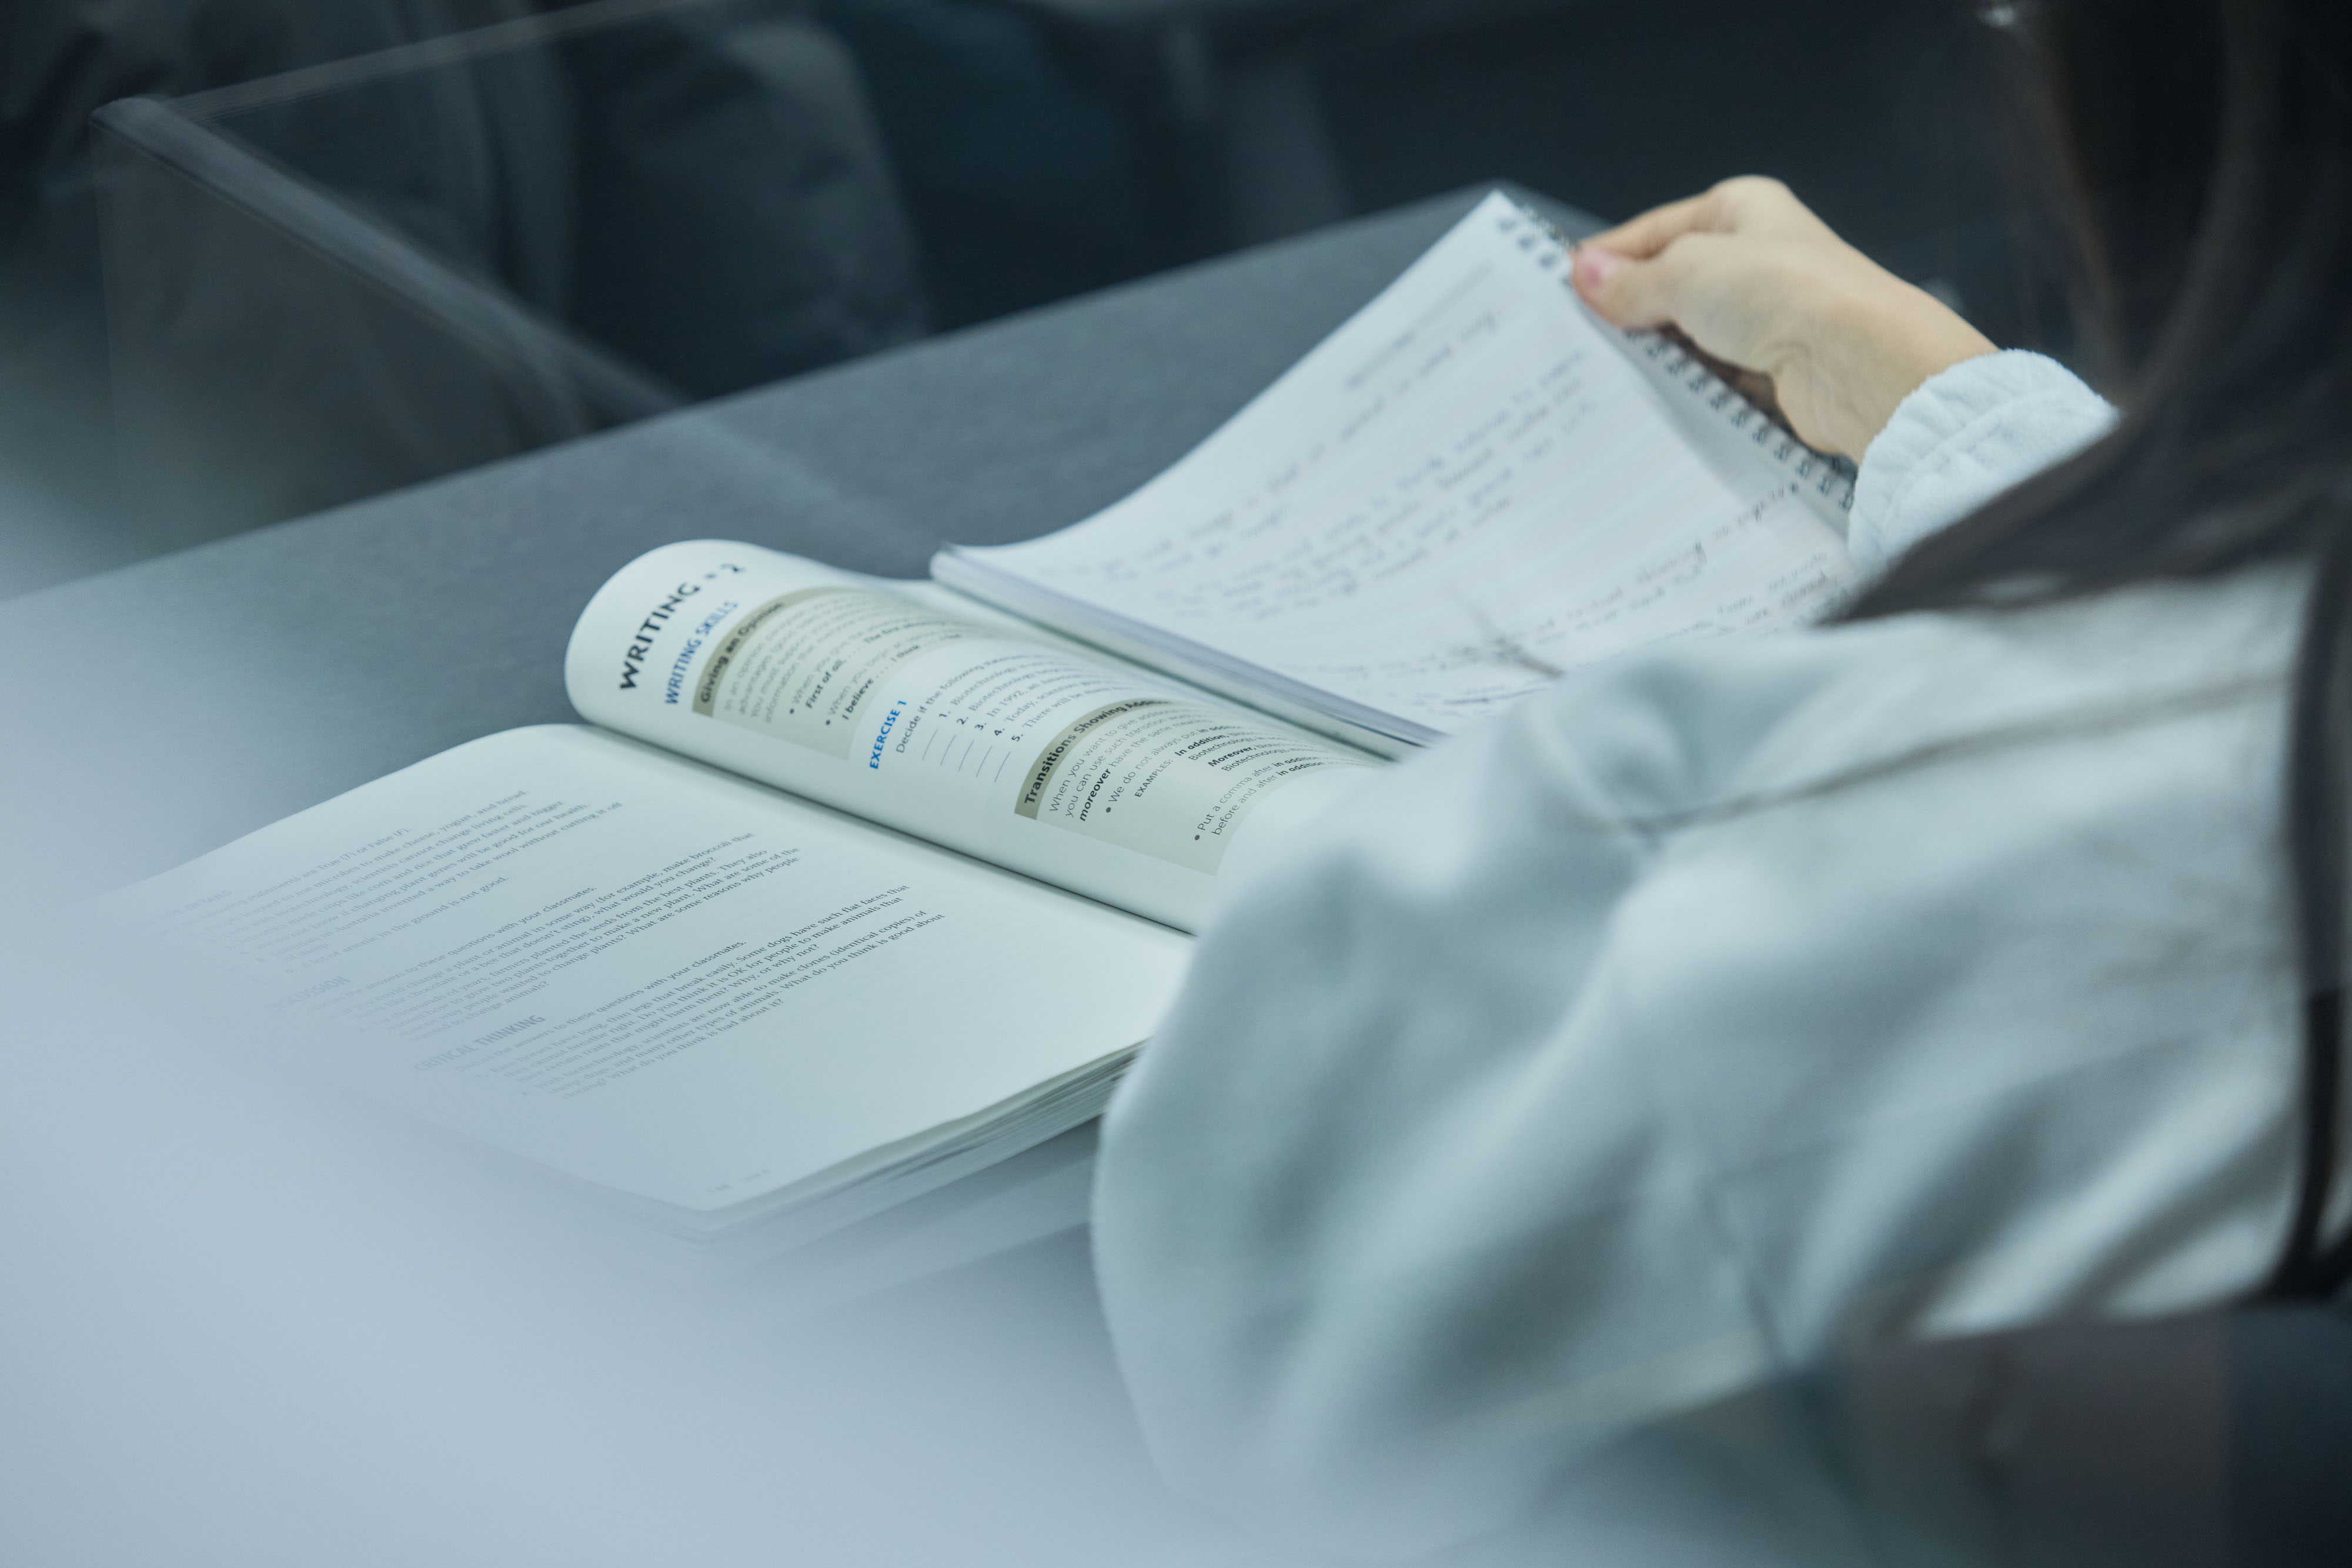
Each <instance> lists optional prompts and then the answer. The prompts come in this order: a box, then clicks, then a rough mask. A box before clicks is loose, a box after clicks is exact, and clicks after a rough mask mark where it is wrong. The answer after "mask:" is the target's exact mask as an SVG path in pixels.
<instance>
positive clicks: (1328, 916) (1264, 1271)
mask: <svg viewBox="0 0 2352 1568" xmlns="http://www.w3.org/2000/svg"><path fill="white" fill-rule="evenodd" d="M2297 591H2299V589H2298V588H2297V585H2296V583H2295V582H2294V581H2285V582H2284V584H2283V586H2281V587H2280V588H2279V589H2278V591H2277V592H2276V593H2275V594H2273V596H2272V597H2268V598H2263V597H2259V596H2256V597H2248V596H2247V595H2246V594H2245V593H2243V592H2241V591H2238V590H2236V589H2231V590H2229V591H2227V592H2228V593H2231V594H2236V595H2237V598H2236V599H2234V600H2232V601H2231V602H2232V603H2233V604H2235V605H2236V609H2235V610H2234V611H2233V612H2232V618H2231V620H2230V621H2229V622H2228V624H2226V625H2224V624H2221V622H2219V621H2218V620H2216V619H2215V612H2214V605H2215V603H2216V601H2217V600H2219V599H2220V598H2222V597H2225V596H2226V595H2225V593H2224V591H2222V590H2220V589H2214V588H2211V587H2209V586H2205V585H2195V586H2179V587H2172V588H2168V589H2165V590H2162V591H2156V590H2151V591H2147V592H2145V593H2141V594H2139V595H2137V596H2118V597H2116V598H2115V599H2113V600H2110V601H2100V602H2098V603H2096V604H2093V605H2087V606H2083V607H2070V608H2069V609H2067V610H2066V611H2064V612H2049V613H2048V614H2047V615H2045V616H2042V617H2041V618H2039V619H2033V618H2028V617H2000V618H1990V617H1988V618H1976V619H1969V618H1961V617H1937V616H1916V617H1904V618H1899V619H1896V620H1889V621H1883V622H1872V623H1866V624H1863V625H1856V626H1850V627H1844V628H1840V629H1838V630H1836V631H1833V632H1814V633H1808V634H1805V635H1801V636H1790V637H1777V638H1759V639H1752V640H1743V639H1726V640H1724V641H1722V642H1719V643H1710V644H1704V645H1692V646H1686V647H1683V648H1679V649H1673V650H1666V651H1662V652H1660V653H1654V654H1649V655H1643V656H1640V657H1636V658H1633V659H1629V660H1625V661H1621V662H1618V663H1615V664H1611V665H1607V666H1603V667H1601V668H1598V669H1596V670H1593V671H1591V672H1587V673H1586V674H1582V675H1580V676H1574V677H1570V679H1568V680H1565V681H1563V682H1562V683H1560V685H1559V686H1557V687H1555V688H1554V689H1553V690H1552V691H1550V692H1549V693H1546V694H1544V695H1541V696H1539V697H1537V698H1534V699H1531V700H1529V701H1528V702H1527V703H1525V704H1523V705H1521V706H1518V707H1517V708H1515V709H1514V710H1513V711H1512V712H1511V713H1510V714H1509V715H1508V716H1506V717H1505V718H1503V719H1502V720H1500V721H1499V722H1497V723H1496V724H1492V725H1487V726H1482V727H1477V728H1475V729H1474V730H1471V731H1469V732H1466V733H1465V734H1464V735H1462V736H1459V737H1455V738H1454V739H1453V740H1450V741H1448V742H1447V743H1446V744H1444V746H1441V747H1435V748H1433V750H1432V751H1431V752H1429V753H1428V754H1425V755H1423V756H1422V757H1419V758H1415V759H1414V760H1413V761H1412V762H1411V763H1409V764H1407V765H1406V766H1404V767H1402V768H1396V769H1394V770H1391V771H1390V772H1388V773H1387V774H1385V775H1383V776H1381V777H1380V778H1377V779H1373V780H1371V781H1370V783H1369V784H1368V786H1367V787H1366V788H1365V789H1362V790H1360V792H1358V793H1357V794H1355V795H1353V796H1351V797H1350V798H1349V800H1348V801H1347V802H1346V803H1345V804H1343V805H1342V806H1341V807H1340V808H1339V810H1335V811H1334V812H1333V813H1332V814H1331V816H1330V817H1329V818H1328V819H1327V820H1326V821H1323V822H1322V823H1320V824H1318V828H1317V829H1316V830H1315V831H1314V832H1313V833H1312V834H1311V835H1309V836H1307V838H1306V840H1305V841H1301V842H1299V843H1297V844H1296V845H1294V846H1292V847H1291V848H1290V849H1289V850H1288V851H1287V852H1286V853H1287V855H1288V857H1289V858H1288V862H1287V863H1286V865H1284V866H1282V867H1280V868H1279V869H1278V870H1273V869H1270V870H1268V871H1267V872H1265V873H1261V875H1260V876H1259V877H1257V878H1255V879H1254V880H1252V881H1251V882H1250V883H1247V884H1245V885H1244V887H1242V888H1240V889H1238V890H1236V892H1235V893H1234V895H1233V897H1232V900H1231V902H1230V903H1229V904H1227V905H1226V907H1225V908H1224V910H1223V913H1222V914H1221V915H1219V917H1218V919H1217V920H1216V921H1215V923H1214V924H1213V925H1212V927H1211V928H1210V930H1209V932H1208V933H1207V935H1206V936H1205V937H1204V938H1203V940H1202V944H1201V946H1200V947H1199V948H1198V950H1197V954H1196V957H1195V961H1194V966H1193V968H1192V976H1191V978H1190V980H1189V982H1188V984H1187V986H1186V988H1185V991H1184V993H1183V996H1182V998H1181V999H1180V1001H1179V1002H1178V1004H1177V1006H1176V1008H1175V1009H1174V1011H1173V1012H1172V1013H1171V1016H1170V1017H1169V1019H1167V1020H1166V1021H1165V1023H1164V1024H1163V1026H1162V1027H1161V1029H1160V1030H1159V1032H1158V1034H1157V1035H1156V1037H1155V1039H1154V1041H1153V1043H1152V1044H1151V1045H1150V1047H1149V1048H1148V1049H1147V1050H1146V1051H1145V1052H1144V1053H1143V1057H1142V1059H1141V1061H1140V1062H1139V1065H1138V1067H1137V1069H1136V1071H1135V1072H1134V1074H1133V1076H1131V1077H1130V1078H1129V1080H1128V1082H1127V1083H1126V1084H1125V1086H1124V1087H1123V1088H1122V1090H1121V1092H1120V1094H1119V1097H1118V1100H1117V1101H1116V1103H1114V1105H1113V1108H1112V1111H1111V1113H1110V1115H1109V1117H1108V1120H1107V1121H1106V1123H1105V1128H1104V1137H1103V1148H1102V1155H1101V1163H1100V1166H1099V1167H1098V1174H1097V1186H1096V1206H1095V1234H1094V1241H1095V1258H1096V1265H1097V1278H1098V1281H1099V1283H1100V1286H1101V1290H1102V1296H1103V1301H1104V1305H1105V1310H1106V1312H1107V1315H1108V1321H1109V1323H1110V1327H1111V1332H1112V1337H1113V1342H1114V1343H1115V1345H1116V1347H1117V1350H1118V1357H1119V1363H1120V1367H1121V1370H1122V1372H1123V1374H1124V1375H1125V1377H1126V1379H1127V1381H1128V1385H1129V1390H1130V1392H1131V1393H1132V1395H1133V1396H1134V1401H1135V1406H1136V1409H1137V1412H1138V1414H1139V1418H1140V1420H1141V1423H1142V1427H1143V1429H1144V1431H1145V1434H1146V1436H1147V1437H1148V1438H1149V1439H1150V1443H1151V1446H1152V1448H1153V1451H1154V1453H1155V1455H1156V1456H1157V1457H1158V1458H1159V1459H1160V1462H1161V1464H1162V1466H1163V1467H1164V1469H1166V1470H1167V1472H1168V1473H1169V1475H1170V1477H1171V1479H1173V1480H1174V1481H1175V1482H1176V1483H1177V1485H1178V1486H1179V1487H1180V1488H1181V1489H1182V1490H1186V1491H1189V1492H1191V1493H1192V1494H1193V1495H1195V1496H1197V1497H1200V1498H1202V1499H1203V1500H1208V1501H1210V1502H1212V1503H1213V1505H1215V1506H1217V1507H1219V1508H1221V1509H1223V1510H1224V1511H1228V1512H1230V1513H1233V1514H1234V1515H1236V1516H1238V1517H1240V1518H1242V1519H1244V1521H1248V1522H1249V1523H1251V1524H1253V1525H1255V1526H1256V1527H1258V1528H1260V1529H1264V1530H1266V1531H1271V1532H1277V1533H1284V1534H1291V1535H1294V1536H1295V1537H1297V1538H1300V1539H1304V1540H1306V1541H1308V1542H1312V1543H1313V1544H1314V1545H1315V1546H1317V1547H1318V1548H1321V1549H1325V1550H1337V1551H1339V1552H1344V1553H1347V1554H1350V1555H1356V1556H1362V1557H1371V1558H1380V1557H1402V1556H1407V1555H1411V1554H1413V1553H1416V1552H1428V1551H1432V1550H1435V1549H1439V1548H1443V1547H1447V1546H1451V1545H1453V1544H1455V1543H1457V1542H1466V1541H1468V1540H1470V1539H1471V1538H1473V1537H1475V1536H1476V1535H1478V1534H1480V1533H1483V1532H1486V1531H1493V1530H1497V1529H1502V1528H1506V1527H1507V1526H1508V1523H1509V1521H1514V1520H1517V1519H1520V1518H1524V1517H1525V1516H1526V1512H1527V1511H1528V1509H1529V1508H1531V1507H1533V1506H1535V1505H1536V1504H1537V1502H1538V1500H1540V1499H1541V1498H1542V1497H1543V1496H1544V1495H1546V1493H1547V1490H1548V1489H1549V1487H1550V1486H1551V1485H1553V1484H1554V1483H1555V1482H1556V1481H1557V1480H1558V1479H1559V1478H1560V1477H1561V1476H1562V1475H1564V1474H1565V1473H1566V1472H1567V1470H1568V1469H1569V1468H1570V1467H1571V1466H1573V1465H1575V1464H1577V1463H1578V1462H1579V1460H1580V1458H1582V1456H1584V1455H1585V1454H1588V1453H1590V1452H1591V1450H1592V1449H1593V1448H1594V1447H1595V1446H1596V1445H1599V1444H1601V1443H1605V1442H1608V1441H1610V1440H1612V1438H1614V1437H1617V1436H1618V1435H1620V1434H1622V1432H1624V1431H1625V1430H1626V1429H1628V1428H1629V1427H1633V1426H1636V1425H1638V1424H1640V1423H1643V1422H1644V1421H1647V1420H1651V1419H1654V1418H1656V1417H1658V1416H1662V1415H1664V1414H1665V1413H1667V1412H1671V1411H1674V1410H1676V1409H1686V1408H1691V1407H1695V1406H1699V1405H1701V1404H1703V1403H1705V1402H1706V1401H1709V1400H1711V1399H1713V1398H1716V1397H1717V1396H1721V1395H1723V1394H1725V1393H1727V1392H1728V1391H1730V1390H1733V1389H1737V1388H1738V1387H1740V1386H1742V1385H1748V1384H1749V1383H1752V1382H1754V1381H1757V1380H1759V1379H1762V1378H1766V1377H1769V1376H1770V1375H1774V1374H1775V1373H1776V1372H1779V1371H1781V1370H1785V1369H1787V1368H1789V1367H1790V1366H1796V1365H1803V1364H1811V1363H1813V1362H1815V1361H1817V1360H1819V1359H1821V1358H1823V1357H1826V1356H1829V1355H1832V1354H1836V1353H1837V1352H1838V1351H1839V1350H1840V1349H1841V1348H1843V1347H1847V1346H1853V1345H1861V1344H1870V1343H1888V1342H1891V1341H1895V1340H1899V1339H1903V1338H1906V1337H1911V1336H1916V1335H1924V1334H1932V1333H1975V1332H1981V1331H1985V1330H1988V1329H1992V1328H1998V1327H2002V1326H2006V1325H2009V1324H2013V1323H2019V1322H2029V1321H2034V1320H2036V1319H2039V1318H2043V1317H2049V1316H2053V1315H2057V1314H2061V1313H2080V1312H2155V1311H2171V1310H2177V1309H2179V1307H2181V1306H2182V1305H2184V1304H2191V1303H2199V1302H2202V1301H2210V1300H2212V1299H2214V1297H2215V1295H2216V1294H2217V1293H2221V1292H2227V1291H2234V1290H2238V1289H2240V1288H2242V1287H2243V1286H2244V1285H2246V1284H2248V1283H2251V1282H2252V1281H2253V1280H2254V1279H2256V1278H2258V1277H2259V1275H2260V1271H2261V1270H2262V1269H2263V1268H2264V1267H2266V1266H2267V1263H2268V1260H2269V1258H2270V1256H2271V1254H2272V1252H2273V1249H2274V1246H2275V1241H2276V1237H2277V1236H2278V1234H2279V1232H2280V1228H2281V1227H2282V1225H2283V1224H2284V1213H2285V1205H2286V1198H2287V1195H2288V1193H2289V1191H2290V1188H2291V1185H2292V1173H2293V1169H2294V1136H2293V1132H2292V1128H2293V1125H2294V1119H2293V1106H2294V1094H2295V1083H2296V1073H2295V1065H2294V1064H2295V1061H2296V1060H2297V1057H2296V1049H2297V1048H2296V1045H2295V1039H2296V1037H2295V1033H2294V981H2293V959H2292V944H2291V942H2290V941H2289V939H2288V936H2287V931H2286V925H2285V924H2284V916H2283V915H2282V911H2283V910H2284V908H2285V907H2286V904H2285V901H2284V897H2283V895H2282V894H2281V893H2280V890H2279V885H2278V882H2277V877H2276V873H2275V866H2276V851H2275V835H2276V832H2277V831H2278V829H2277V820H2276V810H2275V804H2274V800H2275V795H2276V789H2275V768H2274V764H2273V763H2271V762H2270V761H2268V760H2267V759H2270V758H2275V757H2276V756H2277V755H2278V752H2279V745H2280V733H2281V732H2280V728H2279V726H2280V722H2281V715H2282V713H2283V711H2284V710H2283V705H2281V703H2280V702H2279V701H2278V700H2277V694H2276V691H2275V690H2274V689H2273V687H2272V686H2269V685H2265V686H2263V688H2262V689H2261V690H2260V692H2259V693H2258V694H2257V695H2231V696H2229V698H2228V701H2227V702H2223V703H2221V705H2220V706H2200V705H2199V704H2189V703H2185V702H2182V703H2175V704H2173V705H2172V706H2166V704H2165V703H2162V702H2157V701H2155V700H2154V697H2153V696H2152V695H2151V694H2161V693H2163V692H2168V691H2175V690H2190V689H2196V688H2197V684H2198V683H2203V682H2213V681H2223V682H2227V681H2231V680H2232V679H2233V678H2234V676H2235V674H2236V672H2235V671H2234V670H2233V665H2245V666H2246V667H2247V668H2252V669H2258V670H2259V671H2261V672H2265V674H2263V679H2264V680H2266V681H2267V680H2269V679H2270V677H2271V675H2272V674H2275V672H2276V670H2277V669H2278V668H2279V667H2281V666H2283V665H2284V661H2285V658H2286V648H2285V646H2284V644H2283V643H2282V641H2281V639H2282V637H2284V639H2285V641H2286V642H2287V643H2291V640H2292V627H2293V623H2294V617H2293V615H2292V613H2287V614H2284V615H2283V614H2281V613H2280V609H2281V607H2282V606H2284V607H2288V608H2289V609H2290V610H2291V607H2292V605H2293V604H2294V603H2295V602H2296V600H2295V598H2294V594H2295V592H2297ZM2037 628H2038V629H2039V630H2038V631H2037ZM2265 628H2273V630H2271V631H2265V630H2264V629H2265ZM2276 628H2285V631H2284V632H2277V631H2276V630H2275V629H2276ZM2256 654H2259V655H2260V657H2259V658H2256ZM2249 661H2251V663H2249ZM2228 690H2229V692H2231V693H2235V692H2238V691H2239V690H2240V688H2239V687H2238V686H2234V685H2232V686H2231V687H2229V688H2228ZM2200 701H2201V699H2200ZM2120 703H2129V704H2136V705H2137V706H2136V707H2134V708H2133V709H2132V711H2136V712H2137V711H2141V710H2143V709H2144V710H2146V711H2147V712H2148V713H2149V714H2150V715H2151V717H2150V719H2149V721H2148V722H2147V723H2136V724H2133V725H2130V726H2119V725H2118V724H2116V722H2114V721H2113V720H2112V719H2110V720H2109V721H2108V722H2105V723H2104V724H2098V723H2085V724H2084V725H2083V726H2082V727H2080V728H2079V732H2077V731H2076V730H2075V729H2074V728H2072V727H2069V728H2067V729H2066V730H2065V732H2064V737H2063V739H2058V738H2053V739H2046V740H2035V741H2033V742H2032V743H2031V744H2027V743H2024V742H2018V743H2014V744H2005V745H2004V744H1990V743H1987V742H1986V740H1985V737H2001V736H2005V735H2017V734H2032V733H2033V732H2034V731H2035V729H2036V728H2037V727H2038V728H2039V729H2040V730H2041V731H2042V732H2044V733H2048V732H2050V731H2051V729H2052V722H2053V715H2056V716H2073V715H2077V714H2082V713H2092V714H2097V713H2108V714H2112V713H2114V712H2115V711H2116V706H2117V705H2118V704H2120ZM2068 723H2069V725H2070V726H2071V724H2072V720H2071V718H2069V720H2068ZM1955 736H1965V737H1975V741H1976V743H1975V744H1962V745H1957V746H1956V745H1954V744H1952V741H1953V737H1955ZM1890 758H1893V759H1902V758H1918V759H1920V760H1918V761H1917V762H1916V765H1908V764H1902V763H1900V762H1899V761H1892V760H1890ZM1841 779H1846V780H1852V782H1850V783H1847V784H1843V785H1840V784H1836V783H1834V782H1833V781H1836V780H1841Z"/></svg>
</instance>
